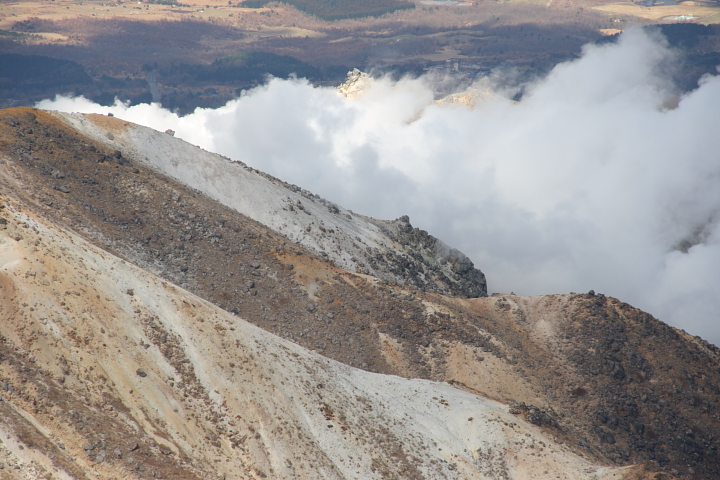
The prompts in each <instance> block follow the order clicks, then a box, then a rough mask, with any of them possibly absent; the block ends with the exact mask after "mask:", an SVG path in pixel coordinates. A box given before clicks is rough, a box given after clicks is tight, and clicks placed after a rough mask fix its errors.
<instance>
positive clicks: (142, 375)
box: [135, 368, 147, 377]
mask: <svg viewBox="0 0 720 480" xmlns="http://www.w3.org/2000/svg"><path fill="white" fill-rule="evenodd" d="M135 373H137V374H138V375H139V376H141V377H147V373H145V370H143V369H142V368H138V369H137V370H135Z"/></svg>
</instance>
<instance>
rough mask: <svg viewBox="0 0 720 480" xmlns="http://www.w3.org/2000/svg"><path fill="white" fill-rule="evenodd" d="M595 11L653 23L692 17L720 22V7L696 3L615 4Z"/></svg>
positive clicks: (603, 6)
mask: <svg viewBox="0 0 720 480" xmlns="http://www.w3.org/2000/svg"><path fill="white" fill-rule="evenodd" d="M594 8H595V10H599V11H601V12H606V13H610V14H616V15H631V16H634V17H639V18H644V19H646V20H652V21H656V22H657V21H675V17H679V16H682V15H692V16H693V18H694V19H696V20H698V21H701V22H703V23H705V22H704V21H707V20H710V19H711V17H712V19H714V20H712V23H717V22H720V15H718V13H720V7H711V6H706V5H698V4H696V3H695V2H683V3H681V4H678V5H667V6H656V7H643V6H640V5H634V4H631V3H613V4H610V5H602V6H599V7H594Z"/></svg>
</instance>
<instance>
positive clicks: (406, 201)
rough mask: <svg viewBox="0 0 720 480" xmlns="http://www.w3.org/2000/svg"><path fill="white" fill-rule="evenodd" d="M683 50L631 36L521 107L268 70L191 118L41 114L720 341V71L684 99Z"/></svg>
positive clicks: (536, 91)
mask: <svg viewBox="0 0 720 480" xmlns="http://www.w3.org/2000/svg"><path fill="white" fill-rule="evenodd" d="M672 60H673V52H671V51H670V50H669V49H668V48H667V47H666V44H665V43H664V41H663V39H662V38H660V37H657V36H653V35H652V34H648V33H646V32H644V31H641V30H629V31H627V32H626V33H624V34H623V35H622V36H621V37H620V39H619V41H618V43H617V44H609V45H603V46H595V45H588V46H586V48H585V49H584V51H583V55H582V56H581V58H579V59H577V60H575V61H572V62H567V63H563V64H560V65H558V66H557V67H556V68H555V69H554V70H553V71H552V72H551V73H550V74H549V75H548V76H547V77H546V78H544V79H542V80H539V81H537V82H535V83H534V84H532V85H529V86H527V87H526V90H525V91H526V93H525V95H524V96H523V98H522V100H521V101H519V102H513V101H511V100H509V99H508V98H506V97H505V96H503V95H501V94H499V95H495V96H493V97H492V98H489V99H485V100H482V101H480V102H478V103H477V104H476V105H475V106H474V107H472V108H471V107H468V106H465V105H458V104H455V105H452V104H451V105H438V104H437V103H435V102H434V98H433V89H432V84H431V81H430V80H429V79H428V78H418V79H402V80H399V81H392V80H390V79H380V80H375V81H374V82H372V83H371V84H369V85H368V86H367V88H365V89H364V90H363V91H362V92H361V94H360V95H358V96H357V97H355V98H346V97H344V96H342V95H341V94H339V93H338V92H337V91H336V90H335V89H331V88H326V87H317V88H316V87H313V86H312V85H310V84H308V82H306V81H305V80H301V79H299V80H278V79H274V80H271V81H269V82H268V83H267V84H266V85H264V86H262V87H258V88H256V89H254V90H252V91H249V92H247V93H245V94H244V95H243V96H241V97H240V98H238V99H236V100H233V101H231V102H229V103H228V104H226V105H225V106H223V107H221V108H218V109H214V110H213V109H198V110H196V111H195V112H194V113H193V114H191V115H187V116H185V117H178V116H177V115H175V114H173V113H171V112H169V111H167V110H164V109H162V108H160V107H159V106H158V105H138V106H134V107H126V106H124V105H122V104H120V103H118V104H116V105H115V106H114V107H110V108H108V107H102V106H99V105H96V104H93V103H92V102H89V101H88V100H85V99H83V98H63V97H58V98H56V99H55V100H53V101H43V102H41V103H40V104H38V106H39V107H40V108H47V109H55V110H63V111H82V112H97V113H107V112H113V113H114V114H115V115H116V116H118V117H120V118H123V119H126V120H129V121H132V122H136V123H139V124H143V125H147V126H150V127H153V128H156V129H158V130H165V129H167V128H171V129H173V130H175V131H176V136H179V137H181V138H183V139H185V140H187V141H189V142H191V143H194V144H197V145H200V146H201V147H203V148H205V149H207V150H211V151H215V152H218V153H221V154H223V155H226V156H228V157H230V158H233V159H237V160H242V161H244V162H246V163H247V164H249V165H251V166H253V167H255V168H258V169H260V170H263V171H266V172H268V173H270V174H272V175H275V176H277V177H279V178H282V179H283V180H286V181H289V182H291V183H295V184H298V185H300V186H302V187H303V188H306V189H308V190H311V191H313V192H315V193H318V194H319V195H321V196H323V197H325V198H328V199H330V200H332V201H335V202H337V203H339V204H341V205H343V206H345V207H346V208H351V209H353V210H354V211H356V212H359V213H363V214H366V215H370V216H374V217H378V218H397V217H399V216H400V215H404V214H407V215H410V219H411V221H412V223H413V225H415V226H418V227H420V228H423V229H426V230H428V231H430V232H431V233H432V234H434V235H435V236H438V237H440V238H442V239H443V240H444V241H445V242H446V243H448V244H451V245H453V246H455V247H457V248H459V249H460V250H462V251H463V252H465V253H466V254H468V256H470V258H472V260H473V261H474V262H475V264H476V265H477V266H478V267H479V268H481V269H482V270H483V271H484V272H485V274H486V275H487V278H488V285H489V289H490V291H494V292H506V293H507V292H510V291H514V292H515V293H518V294H524V295H535V294H546V293H566V292H570V291H575V292H587V291H588V290H590V289H594V290H595V291H597V292H601V293H605V294H607V295H612V296H615V297H618V298H620V299H621V300H623V301H626V302H628V303H631V304H632V305H634V306H637V307H639V308H642V309H644V310H646V311H648V312H650V313H652V314H653V315H655V316H657V317H658V318H660V319H661V320H663V321H665V322H667V323H670V324H671V325H674V326H677V327H680V328H683V329H685V330H687V331H688V332H690V333H692V334H694V335H700V336H702V337H703V338H705V339H707V340H709V341H711V342H713V343H714V344H716V345H720V135H718V131H717V128H718V125H720V77H717V76H708V77H706V78H703V79H702V81H701V82H700V85H699V86H698V88H697V89H695V90H694V91H692V92H689V93H687V94H685V95H683V96H682V97H681V98H680V100H679V104H677V106H675V104H676V103H677V99H675V102H674V103H673V98H672V93H673V87H672V85H671V84H670V83H669V81H668V79H667V75H665V74H664V72H666V71H667V66H668V65H671V64H672ZM501 87H502V86H498V89H501ZM668 105H672V108H668Z"/></svg>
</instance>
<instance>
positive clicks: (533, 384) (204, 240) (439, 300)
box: [0, 109, 720, 479]
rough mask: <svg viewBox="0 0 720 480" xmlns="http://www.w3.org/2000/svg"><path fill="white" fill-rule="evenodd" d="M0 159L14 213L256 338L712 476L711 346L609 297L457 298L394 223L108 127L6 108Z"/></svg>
mask: <svg viewBox="0 0 720 480" xmlns="http://www.w3.org/2000/svg"><path fill="white" fill-rule="evenodd" d="M78 128H79V129H80V130H78ZM86 135H89V136H86ZM116 150H117V152H116ZM0 151H2V152H3V156H2V162H4V163H2V164H0V184H1V185H2V189H3V191H4V192H5V193H6V195H8V197H9V198H10V199H11V201H12V203H13V204H14V205H16V207H14V208H15V209H16V210H17V211H23V212H25V213H26V214H29V215H31V216H33V218H36V219H45V220H42V222H53V223H55V222H57V224H58V225H62V226H63V228H68V229H70V230H72V231H74V232H76V233H77V234H78V235H81V236H83V237H84V238H85V239H87V240H89V241H91V242H93V243H94V245H95V246H96V248H100V249H102V250H105V251H107V252H109V253H110V254H113V255H117V256H118V257H120V258H123V259H124V260H125V261H126V262H130V263H133V264H136V265H138V266H140V267H142V268H144V269H146V270H148V271H151V272H153V273H155V274H157V275H160V276H161V277H164V278H165V279H166V281H169V282H172V283H175V284H177V285H180V286H181V287H182V288H184V289H186V290H189V291H190V292H192V293H194V294H195V295H197V296H198V297H201V298H203V299H205V300H207V301H209V302H212V303H213V304H215V305H217V306H219V307H220V308H222V309H224V310H225V311H226V312H231V313H234V314H235V315H236V316H239V317H241V318H243V319H245V320H248V321H250V322H251V323H253V324H255V325H257V326H259V327H261V328H262V329H264V330H267V331H268V332H272V333H275V334H277V335H279V336H280V337H283V338H286V339H289V340H292V341H293V342H294V343H296V344H299V345H301V346H303V347H306V348H308V349H311V350H315V351H317V352H318V353H321V354H322V355H324V356H325V357H329V358H332V359H334V360H337V361H340V362H342V363H345V364H347V365H350V366H355V367H360V368H362V369H364V370H367V371H371V372H379V373H384V374H393V375H399V376H402V377H406V378H421V379H428V380H436V381H444V382H448V383H450V384H452V385H454V386H455V387H456V389H459V390H464V391H466V392H468V393H471V394H479V395H482V396H483V397H487V398H491V399H493V400H495V401H499V402H502V403H504V404H506V405H511V406H512V408H511V409H510V411H511V412H512V414H513V415H514V418H515V419H516V420H515V422H518V421H521V420H527V421H528V422H530V423H532V424H535V425H536V426H537V427H540V428H541V429H542V431H543V432H544V435H546V436H547V438H549V439H550V440H553V442H560V443H562V444H564V445H567V446H568V447H570V448H572V449H573V450H575V452H576V453H578V454H582V455H584V456H585V458H587V459H588V461H590V462H596V464H602V463H604V464H608V465H610V464H615V465H629V464H644V465H643V467H642V468H643V470H642V471H643V472H645V474H646V475H647V478H658V479H659V478H671V477H672V476H676V477H683V476H690V478H707V479H712V478H718V476H720V455H718V445H717V439H718V438H720V418H718V415H717V412H718V407H720V388H719V387H718V385H720V363H719V358H720V357H719V356H718V354H719V353H720V352H718V349H717V348H715V347H713V346H712V345H710V344H707V343H706V342H703V341H702V340H700V339H698V338H694V337H690V336H688V335H686V334H684V333H683V332H679V331H677V330H675V329H673V328H671V327H669V326H667V325H665V324H663V323H661V322H659V321H657V320H656V319H654V318H652V317H651V316H650V315H648V314H646V313H644V312H641V311H639V310H637V309H635V308H633V307H631V306H629V305H626V304H623V303H622V302H620V301H618V300H616V299H613V298H609V297H605V296H603V295H600V294H580V295H579V294H568V295H556V296H544V297H517V296H514V295H498V296H493V297H489V298H488V297H478V298H468V297H470V296H474V295H467V294H464V293H463V292H466V291H467V290H465V288H466V287H465V286H466V285H475V286H478V285H480V279H481V276H480V275H481V274H479V271H477V270H475V269H474V267H472V265H471V264H470V265H468V263H467V262H466V261H465V260H464V259H465V257H464V256H463V255H462V254H460V253H459V252H456V251H453V250H452V249H445V248H440V247H441V246H442V245H443V244H441V243H440V242H439V241H438V240H435V239H434V238H432V237H430V236H429V235H427V234H426V233H424V232H420V231H417V230H414V229H412V227H410V225H409V223H408V221H407V219H404V218H403V219H399V220H398V221H395V222H382V221H378V220H373V219H369V218H367V217H362V216H360V215H357V214H353V213H351V212H348V211H345V210H343V209H342V208H341V207H338V206H334V205H332V204H331V203H329V202H325V201H322V200H321V199H319V198H317V197H315V196H314V195H312V194H311V193H309V192H304V191H302V190H301V189H298V187H294V186H290V185H285V184H283V183H282V182H281V181H280V180H277V179H272V178H267V177H266V176H263V175H261V174H259V173H258V172H254V171H252V170H250V169H248V168H246V167H244V166H243V165H242V164H239V163H234V162H231V161H229V160H228V159H223V158H222V157H218V156H215V155H212V154H209V153H207V152H203V151H201V150H199V149H196V148H194V147H191V146H188V145H187V144H186V143H185V142H182V141H180V140H177V139H174V138H173V137H172V136H170V135H168V134H161V133H158V132H153V131H150V130H148V129H143V128H141V127H137V126H133V125H129V124H126V123H124V122H120V121H119V120H116V119H111V118H107V117H100V116H59V115H56V114H49V113H46V112H41V111H32V110H29V109H12V110H5V111H2V112H0ZM170 177H173V178H170ZM211 197H212V198H211ZM287 199H290V201H288V200H287ZM298 201H299V202H300V204H298V203H297V202H298ZM289 205H293V209H290V208H287V207H288V206H289ZM295 205H302V206H303V208H302V209H299V208H296V207H295ZM333 207H334V208H333ZM298 210H299V211H298ZM305 212H307V213H305ZM38 221H39V220H38ZM42 222H41V223H42ZM308 226H310V231H309V232H308V231H307V227H308ZM320 227H322V228H323V229H324V231H323V230H322V229H321V228H320ZM303 232H304V233H303ZM13 234H15V233H13ZM353 239H354V240H353ZM358 239H359V240H358ZM353 242H354V243H355V244H356V245H355V246H353ZM361 246H362V247H364V246H367V247H368V248H369V249H370V251H369V252H368V250H367V249H366V250H365V252H366V253H365V255H366V256H364V257H357V256H355V255H352V256H355V259H361V260H360V262H363V263H365V265H370V266H369V267H368V270H367V272H368V273H367V274H366V273H364V272H365V271H364V270H363V267H360V268H358V266H359V265H358V264H357V263H356V262H355V261H353V260H352V256H350V254H352V253H353V252H360V253H362V248H360V247H361ZM418 247H419V248H418ZM353 248H354V249H356V250H351V249H353ZM417 250H419V251H420V253H421V254H419V255H415V256H414V254H416V252H417ZM322 252H325V255H322ZM430 253H432V255H430ZM403 255H405V256H406V257H407V258H406V259H404V258H403ZM348 257H349V258H348ZM394 259H400V260H402V263H400V262H399V261H396V260H394ZM371 261H372V262H373V264H370V262H371ZM342 267H349V269H345V268H342ZM400 267H402V268H400ZM444 272H447V273H444ZM476 272H477V273H476ZM441 273H442V275H441ZM22 275H24V273H23V274H21V277H22ZM382 277H384V279H383V278H382ZM23 278H24V277H23ZM28 278H31V279H32V277H28ZM482 281H483V283H482V284H483V289H484V278H482ZM130 288H135V287H130ZM138 288H139V287H138ZM143 288H145V287H143ZM76 290H77V289H76ZM86 290H88V289H86ZM58 291H61V290H59V289H58ZM68 291H70V290H69V289H68ZM134 292H135V293H136V295H134V296H133V297H132V298H135V297H137V296H138V295H137V292H138V290H134ZM79 293H81V294H83V295H84V292H82V291H79ZM448 294H450V295H448ZM121 296H122V295H121ZM125 297H127V294H125ZM125 297H123V298H125ZM101 298H102V295H101ZM107 298H111V299H112V298H114V297H112V296H111V295H108V296H107ZM25 303H28V305H30V307H26V308H36V307H34V306H31V304H30V303H29V302H25ZM208 308H209V307H208ZM217 315H226V314H225V313H222V312H220V313H217ZM223 318H230V319H232V318H234V317H232V316H231V317H226V316H225V317H223ZM168 322H170V320H168ZM155 323H157V322H155ZM220 325H222V323H220ZM102 328H105V329H106V331H107V327H102ZM123 328H124V327H123ZM234 328H236V329H237V328H238V327H237V326H234ZM248 328H249V327H248ZM206 330H209V329H206ZM253 331H255V330H253ZM143 342H145V341H144V340H143ZM138 343H139V342H138ZM144 344H145V345H151V344H150V342H145V343H144ZM141 346H142V345H141ZM24 348H27V347H24ZM133 348H134V347H133ZM150 349H151V347H150V346H148V349H147V351H150ZM188 358H189V359H190V360H191V363H192V358H191V356H188ZM313 358H314V357H313ZM233 363H236V364H237V362H233ZM26 364H27V363H26ZM193 368H196V369H197V368H199V367H193ZM270 368H272V367H270ZM278 368H279V367H278ZM338 368H340V367H338ZM343 368H345V367H343ZM344 371H351V372H354V370H350V369H347V370H344ZM355 374H356V373H353V375H355ZM357 375H360V374H359V373H357ZM373 378H384V377H373ZM283 381H285V380H283ZM372 381H375V380H372ZM338 382H339V383H342V381H341V380H338ZM116 383H117V382H116ZM320 383H322V382H320ZM401 383H402V382H401ZM337 388H340V387H337ZM444 388H445V387H444ZM218 391H222V389H218ZM378 395H380V394H378ZM435 396H436V397H437V398H438V399H440V398H442V397H440V396H437V395H435ZM445 398H447V397H445ZM438 401H439V400H438ZM448 402H449V403H451V405H452V402H450V400H448ZM374 408H375V407H374ZM333 411H334V410H333ZM408 415H409V416H410V417H412V416H413V415H414V414H413V413H408ZM470 416H472V417H473V418H477V416H476V415H470ZM159 418H162V417H159ZM253 428H255V427H253ZM326 428H328V427H326ZM332 428H336V427H332ZM400 443H402V444H406V442H405V441H403V442H400ZM546 444H547V442H546ZM553 445H557V444H553ZM441 448H443V451H447V449H446V448H445V447H441ZM462 448H467V447H462ZM553 448H555V449H557V448H560V447H557V446H554V447H553ZM461 450H462V449H461ZM470 450H471V449H470ZM471 451H472V450H471ZM453 453H455V454H457V455H460V453H458V452H456V451H454V450H453ZM188 455H189V456H190V454H188ZM413 455H414V454H413ZM253 458H254V457H253ZM418 458H420V457H418ZM254 461H255V460H248V462H250V463H248V465H250V464H251V462H254ZM291 461H293V464H295V461H294V460H291ZM410 463H411V464H412V465H415V466H416V467H417V468H420V467H419V466H418V465H421V464H423V462H422V461H420V460H412V461H410ZM431 465H432V464H431ZM408 468H410V467H408ZM422 468H425V467H422ZM478 468H480V467H478ZM388 471H389V472H394V473H393V474H392V475H394V476H396V477H398V478H418V477H417V476H414V475H415V473H413V471H411V470H402V468H401V467H399V466H397V465H396V466H393V467H392V468H391V469H390V470H388ZM538 471H543V470H538ZM663 471H664V472H665V473H661V472H663ZM423 472H425V470H423ZM535 473H537V472H535ZM288 475H290V474H288ZM297 475H298V476H300V477H302V474H300V473H298V474H297ZM443 475H444V474H443ZM488 475H489V474H488ZM495 475H496V477H497V478H504V477H502V476H501V475H500V474H499V473H497V474H495ZM514 475H515V474H514ZM663 475H666V476H665V477H663ZM230 478H232V477H230ZM305 478H315V477H312V476H307V477H305ZM346 478H350V477H346ZM359 478H364V477H363V476H362V475H361V476H360V477H359ZM429 478H434V477H433V476H432V475H430V477H429ZM509 478H526V477H522V476H521V475H519V474H517V475H515V476H512V475H511V476H510V477H509ZM537 478H554V476H552V475H550V474H547V475H545V474H543V475H540V476H539V477H537ZM570 478H579V477H576V476H573V477H570Z"/></svg>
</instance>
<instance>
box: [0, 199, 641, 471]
mask: <svg viewBox="0 0 720 480" xmlns="http://www.w3.org/2000/svg"><path fill="white" fill-rule="evenodd" d="M19 207H20V206H19V205H17V204H15V202H12V201H10V202H9V205H8V206H7V207H5V208H4V212H3V216H2V218H3V220H4V221H5V228H4V230H3V231H2V234H0V265H2V267H1V270H0V287H1V289H2V290H1V292H0V293H1V294H2V299H3V300H2V327H1V331H2V342H1V343H0V354H1V355H2V360H3V362H2V364H1V365H0V372H1V375H2V378H3V380H2V382H3V383H2V388H3V389H4V390H5V391H4V392H3V396H4V398H3V401H2V402H0V411H2V420H0V432H2V438H3V446H2V453H1V455H2V456H1V457H0V459H1V460H2V461H3V462H4V466H5V465H6V468H5V470H6V471H8V475H4V477H3V478H7V476H9V477H10V478H25V479H29V478H51V477H48V476H47V475H48V474H52V475H53V476H58V477H60V478H63V477H64V478H111V477H116V478H117V477H121V478H133V477H135V478H218V477H220V476H222V477H221V478H266V477H268V476H269V477H270V478H308V479H309V478H312V479H323V478H327V479H336V478H347V479H350V478H357V479H373V478H378V479H379V478H414V479H422V478H428V479H439V478H477V479H491V478H527V479H530V478H542V477H543V476H548V475H550V476H552V478H563V479H591V478H593V479H610V478H617V477H619V476H620V477H621V476H623V475H625V474H630V473H632V470H633V469H628V468H625V469H618V468H610V467H602V466H599V465H596V464H593V463H591V462H589V461H588V460H585V459H583V458H581V457H579V456H578V455H576V454H574V453H573V452H572V451H571V450H570V449H568V448H567V447H563V446H560V445H558V444H556V443H555V442H554V441H553V440H552V439H551V438H550V437H549V436H548V435H547V434H546V433H543V432H542V431H541V429H540V428H538V427H537V426H534V425H532V424H531V423H529V422H526V421H524V420H521V419H518V418H516V417H514V416H513V415H512V414H510V413H508V411H507V408H506V406H505V405H502V404H500V403H498V402H495V401H492V400H489V399H486V398H481V397H478V396H477V395H473V394H471V393H467V392H463V391H461V390H458V389H456V388H453V387H451V386H449V385H447V384H441V383H435V382H430V381H427V380H408V379H403V378H400V377H395V376H388V375H381V374H375V373H368V372H364V371H362V370H359V369H355V368H352V367H348V366H346V365H343V364H341V363H338V362H335V361H332V360H328V359H326V358H324V357H322V356H320V355H318V354H316V353H312V352H310V351H308V350H307V349H305V348H302V347H300V346H298V345H296V344H294V343H292V342H289V341H286V340H282V339H280V338H278V337H277V336H275V335H272V334H270V333H268V332H265V331H263V330H261V329H260V328H258V327H255V326H252V325H251V324H249V323H247V322H245V321H244V320H241V319H239V318H237V317H235V316H234V315H232V314H230V313H228V312H225V311H224V310H222V309H220V308H218V307H216V306H214V305H212V304H210V303H208V302H206V301H204V300H202V299H200V298H198V297H196V296H195V295H192V294H191V293H189V292H186V291H184V290H182V289H179V288H177V287H175V286H174V285H172V284H170V283H167V282H166V281H164V280H162V279H160V278H158V277H156V276H154V275H152V274H149V273H148V272H145V271H143V270H142V269H140V268H138V267H136V266H134V265H131V264H129V263H128V262H125V261H123V260H121V259H119V258H117V257H115V256H113V255H111V254H109V253H107V252H105V251H103V250H101V249H99V248H97V247H95V246H92V245H90V244H89V243H87V242H86V241H85V240H83V239H81V238H80V237H78V236H76V235H74V234H72V233H70V232H68V231H67V230H65V229H63V228H61V227H58V226H56V225H53V224H51V223H44V221H43V220H42V219H40V218H37V217H34V216H33V215H30V214H27V213H24V212H22V211H21V209H20V208H19Z"/></svg>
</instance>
